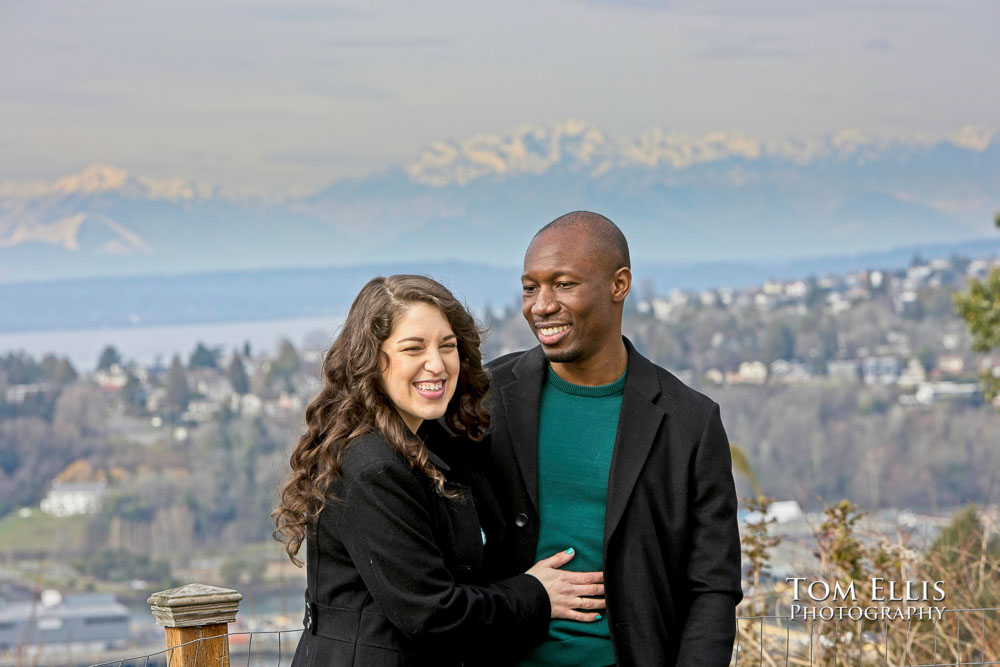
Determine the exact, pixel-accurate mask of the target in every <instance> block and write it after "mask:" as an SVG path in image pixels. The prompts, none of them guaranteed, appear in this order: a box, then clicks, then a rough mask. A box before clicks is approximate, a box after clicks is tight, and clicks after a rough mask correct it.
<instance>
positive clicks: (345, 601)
mask: <svg viewBox="0 0 1000 667" xmlns="http://www.w3.org/2000/svg"><path fill="white" fill-rule="evenodd" d="M431 430H432V431H433V432H434V434H435V436H437V435H441V434H443V431H442V430H441V429H438V428H436V427H435V426H433V425H432V426H431ZM441 437H444V436H443V435H441ZM430 458H431V461H432V463H434V465H435V466H437V468H438V469H439V470H440V471H442V472H443V473H444V475H445V477H446V479H447V480H448V481H447V482H446V485H445V486H446V489H447V490H449V491H454V492H457V493H458V494H460V497H459V498H454V499H452V498H446V497H444V496H443V495H441V494H440V493H439V492H438V491H437V488H436V486H435V484H434V483H433V481H432V480H430V479H429V478H427V477H426V476H425V475H423V474H422V473H420V472H419V470H416V469H414V468H411V467H410V465H409V463H408V462H407V461H406V459H405V458H404V457H403V455H402V454H400V453H399V452H397V451H396V450H395V449H393V448H392V447H391V446H390V445H389V444H388V443H387V442H386V441H385V439H384V438H383V437H382V436H381V435H378V434H374V433H373V434H368V435H364V436H361V437H359V438H357V439H356V440H355V441H353V442H352V443H351V444H350V445H349V447H348V448H347V450H346V452H345V454H344V457H343V463H342V468H341V474H340V477H339V478H337V479H336V480H335V481H334V482H333V483H332V484H331V486H330V489H329V498H328V501H327V504H326V506H325V507H324V509H323V510H322V512H321V513H320V515H319V518H318V521H317V524H316V526H315V530H314V531H311V532H310V533H308V534H307V538H306V541H307V554H306V563H307V580H308V581H307V583H308V588H307V591H306V601H307V605H306V617H305V621H304V624H305V626H306V629H305V630H304V631H303V633H302V637H301V639H300V641H299V645H298V647H297V649H296V652H295V656H294V658H293V661H292V665H293V666H294V667H307V666H311V667H319V666H321V665H322V666H323V667H327V666H329V665H337V666H338V667H340V666H351V665H357V666H358V667H373V666H374V667H381V666H386V667H388V666H392V667H399V666H403V665H407V666H409V665H431V664H433V665H462V664H466V665H481V664H492V663H493V662H494V660H495V659H496V658H497V656H498V655H500V654H501V653H502V651H501V649H502V648H504V647H507V646H510V645H511V644H512V642H515V641H524V640H525V639H526V638H531V639H535V640H537V639H538V638H540V637H544V634H545V631H546V628H547V626H548V621H549V614H550V608H549V600H548V596H547V594H546V592H545V589H544V587H543V586H542V585H541V583H540V582H539V581H538V580H537V579H535V578H534V577H533V576H531V575H528V574H523V572H524V570H522V571H521V572H522V573H514V574H513V575H512V576H510V577H506V578H504V579H503V580H501V581H498V582H496V583H493V584H492V585H484V584H485V580H484V578H483V537H482V533H481V532H480V531H481V529H480V523H479V519H478V515H477V511H476V504H475V502H474V500H473V494H472V493H471V491H470V486H469V484H466V483H463V482H470V483H473V482H474V480H473V481H470V480H469V479H463V477H464V475H463V474H461V473H462V472H463V471H461V470H460V469H458V468H461V467H462V466H457V468H456V469H453V468H452V467H451V466H449V465H448V464H447V463H445V461H444V460H442V459H441V458H440V457H438V456H437V455H436V454H433V453H432V454H431V455H430ZM468 474H470V475H471V474H473V473H471V472H469V473H468ZM459 479H463V482H460V481H457V480H459ZM525 569H527V568H525Z"/></svg>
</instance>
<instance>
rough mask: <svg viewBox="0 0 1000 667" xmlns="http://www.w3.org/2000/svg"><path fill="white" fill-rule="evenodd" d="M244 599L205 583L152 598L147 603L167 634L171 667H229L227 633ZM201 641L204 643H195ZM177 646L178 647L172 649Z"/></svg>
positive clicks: (180, 588) (237, 594)
mask: <svg viewBox="0 0 1000 667" xmlns="http://www.w3.org/2000/svg"><path fill="white" fill-rule="evenodd" d="M242 599H243V596H242V595H240V594H239V593H238V592H236V591H234V590H231V589H229V588H216V587H215V586H206V585H205V584H187V585H186V586H181V587H179V588H171V589H170V590H166V591H160V592H159V593H153V594H152V595H150V596H149V599H148V600H146V602H147V603H148V604H149V608H150V609H151V610H152V612H153V618H155V619H156V624H157V625H162V626H163V627H164V633H165V635H166V641H167V649H168V651H167V664H168V665H170V666H171V667H229V638H228V636H227V635H226V633H227V632H228V631H229V624H230V623H232V622H233V621H235V620H236V612H237V611H239V607H240V600H242ZM197 639H200V640H202V641H194V640H197ZM189 642H191V643H189ZM181 644H187V645H186V646H181ZM175 646H176V647H178V648H172V647H175Z"/></svg>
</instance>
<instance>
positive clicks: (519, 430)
mask: <svg viewBox="0 0 1000 667" xmlns="http://www.w3.org/2000/svg"><path fill="white" fill-rule="evenodd" d="M511 370H512V372H513V374H514V380H513V382H509V383H508V384H506V385H504V386H503V387H501V388H500V395H501V397H502V400H503V406H504V410H505V411H506V413H507V427H508V429H509V431H510V432H509V433H508V435H509V437H510V441H511V449H512V450H513V451H514V457H515V458H516V459H517V466H518V468H520V470H521V478H522V479H523V480H524V486H525V488H526V489H527V490H528V495H529V496H530V497H531V503H532V505H533V506H534V508H535V511H536V512H537V511H538V404H539V403H540V402H541V398H542V381H543V379H544V378H545V354H544V353H543V352H542V348H541V347H535V348H533V349H531V350H528V351H527V352H525V353H524V355H523V356H522V357H521V358H520V359H519V360H518V361H517V363H515V364H514V367H513V369H511Z"/></svg>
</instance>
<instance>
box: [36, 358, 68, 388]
mask: <svg viewBox="0 0 1000 667" xmlns="http://www.w3.org/2000/svg"><path fill="white" fill-rule="evenodd" d="M38 365H39V366H40V367H41V369H42V375H44V376H45V379H46V380H48V381H49V382H53V383H55V384H59V385H62V384H69V383H70V382H72V381H74V380H76V378H77V373H76V369H75V368H73V364H71V363H70V362H69V359H66V358H65V357H63V358H61V359H60V358H59V357H57V356H55V355H54V354H46V355H45V356H44V357H42V360H41V362H39V364H38Z"/></svg>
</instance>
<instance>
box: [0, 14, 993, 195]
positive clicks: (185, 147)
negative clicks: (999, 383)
mask: <svg viewBox="0 0 1000 667" xmlns="http://www.w3.org/2000/svg"><path fill="white" fill-rule="evenodd" d="M998 28H1000V3H997V2H995V1H993V0H926V1H923V2H919V1H918V2H913V1H905V2H904V1H878V2H851V1H846V2H845V1H843V0H841V1H838V2H827V1H826V0H823V1H816V2H813V1H809V2H803V1H801V0H760V1H756V2H750V3H748V2H745V1H744V0H717V1H711V0H709V1H700V2H687V1H682V0H674V1H668V2H654V1H653V0H633V1H626V2H602V1H599V0H590V1H582V2H579V1H578V2H565V1H563V2H560V1H552V2H544V3H541V2H524V1H521V0H508V1H506V2H503V3H470V2H461V1H458V0H455V1H451V0H449V1H441V0H433V1H429V2H419V3H403V2H395V3H387V2H377V1H370V0H368V1H365V2H347V3H337V4H334V3H329V2H324V3H301V2H291V3H289V2H255V1H252V0H251V1H243V0H241V1H238V2H237V1H228V0H224V1H214V2H213V1H207V2H206V1H204V0H201V1H199V2H190V1H188V0H173V1H171V2H146V1H136V0H126V1H120V2H107V1H95V2H89V1H88V2H84V1H81V2H62V1H57V2H51V1H47V0H28V1H23V2H22V1H20V0H4V1H3V2H0V155H2V156H3V159H2V160H0V181H9V180H28V179H51V178H56V177H59V176H62V175H65V174H67V173H71V172H74V171H78V170H80V169H81V168H83V167H84V166H86V165H88V164H91V163H95V162H102V163H110V164H115V165H118V166H121V167H124V168H126V169H128V170H130V171H134V172H135V173H138V174H141V175H143V176H146V177H149V178H169V177H183V178H191V179H194V180H198V181H200V182H204V183H206V184H209V185H215V186H220V187H222V188H226V189H231V190H240V189H245V190H248V191H251V192H259V193H269V194H279V193H282V192H304V191H310V190H313V189H316V188H319V187H321V186H323V185H325V184H327V183H329V182H331V181H334V180H337V179H341V178H346V177H351V176H360V175H364V174H367V173H370V172H372V171H375V170H378V169H382V168H385V167H388V166H391V165H396V164H400V163H403V162H405V161H407V160H409V159H411V158H413V157H414V156H415V155H417V154H418V153H419V151H420V150H421V149H422V148H423V147H425V146H427V145H428V144H430V143H431V142H433V141H435V140H438V139H449V138H451V139H456V138H457V139H460V138H463V137H467V136H471V135H474V134H476V133H479V132H503V131H505V130H506V129H508V128H510V127H513V126H517V125H520V124H523V123H552V122H556V121H559V120H563V119H566V118H581V119H583V120H586V121H589V122H592V123H594V124H596V125H597V126H598V127H600V128H601V129H602V130H604V131H605V132H607V133H608V134H610V135H612V136H615V137H620V138H622V139H625V140H627V139H631V138H634V137H635V136H638V135H639V134H640V133H641V132H643V131H644V130H646V129H648V128H649V127H651V126H660V127H664V128H669V129H675V130H679V131H681V132H686V133H690V134H694V135H697V134H701V133H707V132H711V131H715V130H727V131H734V130H735V131H742V132H746V133H749V134H751V135H753V136H756V137H761V138H779V137H787V136H805V137H813V136H817V135H822V134H825V133H829V132H836V131H839V130H843V129H849V128H857V129H862V130H866V131H870V132H875V133H879V134H886V135H891V136H898V135H902V134H907V133H924V134H933V135H944V134H947V133H949V132H953V131H955V130H956V129H958V128H959V127H961V126H963V125H966V124H980V125H982V124H985V125H997V124H1000V88H998V87H997V86H996V82H997V81H998V80H1000V41H998V40H997V39H996V35H997V32H998Z"/></svg>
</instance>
